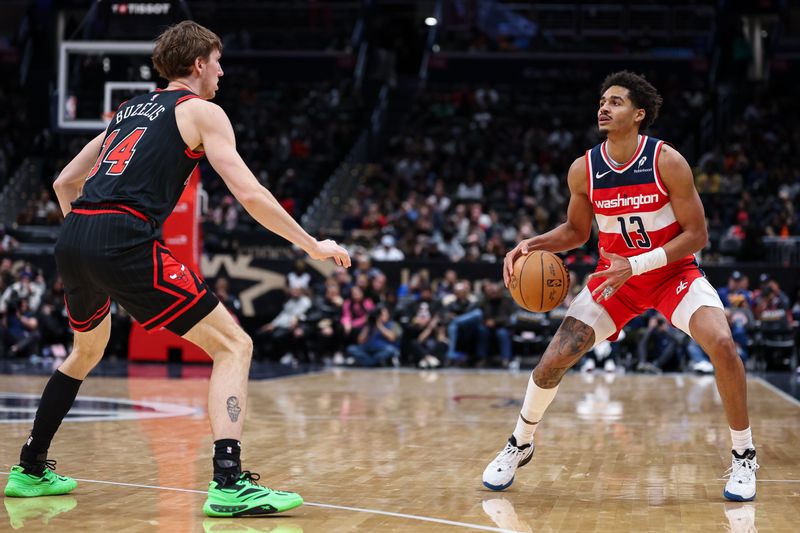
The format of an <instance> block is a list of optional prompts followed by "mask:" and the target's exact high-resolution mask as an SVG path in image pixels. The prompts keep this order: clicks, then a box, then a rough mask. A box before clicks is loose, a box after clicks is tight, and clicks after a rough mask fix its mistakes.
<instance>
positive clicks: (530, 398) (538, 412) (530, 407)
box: [514, 375, 558, 446]
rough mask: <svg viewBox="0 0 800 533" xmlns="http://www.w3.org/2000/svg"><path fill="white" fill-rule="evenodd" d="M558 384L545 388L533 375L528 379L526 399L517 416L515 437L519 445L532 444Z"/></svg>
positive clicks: (554, 395)
mask: <svg viewBox="0 0 800 533" xmlns="http://www.w3.org/2000/svg"><path fill="white" fill-rule="evenodd" d="M556 392H558V385H556V386H555V387H553V388H552V389H543V388H541V387H539V386H538V385H537V384H536V383H534V382H533V375H531V377H530V380H529V381H528V390H527V391H525V401H523V402H522V410H521V411H520V413H519V418H517V427H516V428H514V438H515V439H517V446H522V445H524V444H530V443H531V442H533V434H534V433H536V428H537V427H539V421H540V420H541V419H542V416H544V412H545V411H546V410H547V406H548V405H550V402H552V401H553V398H555V397H556Z"/></svg>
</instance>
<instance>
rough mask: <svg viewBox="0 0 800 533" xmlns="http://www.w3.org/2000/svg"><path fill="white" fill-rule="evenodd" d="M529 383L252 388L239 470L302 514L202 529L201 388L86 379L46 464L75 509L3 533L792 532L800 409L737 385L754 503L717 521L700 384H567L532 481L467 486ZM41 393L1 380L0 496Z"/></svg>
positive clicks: (8, 518) (712, 451)
mask: <svg viewBox="0 0 800 533" xmlns="http://www.w3.org/2000/svg"><path fill="white" fill-rule="evenodd" d="M527 379H528V375H527V373H525V372H523V373H519V374H510V373H501V372H458V371H452V372H439V373H421V372H414V371H393V370H385V371H383V370H378V371H366V370H365V371H361V370H346V371H331V372H323V373H318V374H310V375H301V376H293V377H287V378H282V379H275V380H264V381H251V382H250V400H249V412H248V413H247V415H246V416H247V425H246V429H245V435H244V437H243V439H242V443H243V452H242V453H243V465H244V467H245V468H246V469H250V470H253V471H256V472H259V473H260V474H261V479H262V482H263V483H264V484H265V485H268V486H272V487H274V488H285V489H288V490H294V491H297V492H299V493H300V494H302V495H303V497H304V498H305V499H306V502H307V503H306V505H304V506H302V507H300V508H298V509H296V510H294V511H291V512H289V513H286V514H282V515H276V516H274V517H270V518H258V519H241V520H229V519H226V520H220V519H208V518H205V517H204V516H203V514H202V511H201V507H202V504H203V501H204V498H205V496H204V489H205V488H206V486H207V482H208V480H209V479H210V472H211V452H212V449H211V448H212V446H211V444H212V438H211V435H210V431H209V425H208V420H207V418H206V415H205V396H206V392H207V388H208V382H207V381H206V380H205V379H146V378H136V379H128V378H90V379H88V380H87V381H86V382H85V383H84V385H83V387H82V388H81V393H80V395H79V401H78V402H77V403H76V405H75V407H74V408H73V412H72V416H70V418H69V419H68V420H67V421H65V422H64V424H63V425H62V427H61V430H60V431H59V433H58V435H57V436H56V439H55V441H54V443H53V446H52V448H51V450H50V457H51V458H53V459H57V460H58V472H59V473H62V474H65V475H70V476H73V477H76V478H78V479H80V480H82V481H80V482H79V485H78V488H77V490H76V491H75V492H74V493H73V494H71V495H69V496H60V497H49V498H39V499H14V498H5V499H4V501H3V503H4V505H3V506H0V531H6V530H10V529H9V528H11V529H13V530H16V529H23V530H29V531H41V530H44V529H46V530H48V531H59V532H72V531H75V532H91V531H120V532H128V531H158V532H163V533H167V532H170V533H172V532H194V531H206V532H208V531H214V532H231V531H246V532H262V531H263V532H272V533H279V532H283V533H299V532H305V533H313V532H344V531H369V532H412V531H413V532H416V531H425V532H428V531H431V532H445V531H469V530H484V531H522V532H534V531H535V532H555V531H580V532H590V531H597V532H605V531H608V532H612V531H614V532H616V531H697V532H700V531H702V532H705V531H728V530H730V531H734V532H738V531H741V532H752V531H755V530H758V531H760V532H762V533H764V532H769V531H780V532H783V531H785V532H794V531H797V530H798V529H797V528H798V526H797V524H798V522H799V521H800V446H799V445H800V403H798V402H796V401H792V400H791V399H790V398H788V397H785V396H781V395H779V394H778V393H776V392H775V391H774V390H772V389H771V388H770V387H769V386H768V385H767V384H765V382H763V381H762V380H759V379H751V380H750V382H749V404H750V417H751V421H752V427H753V435H754V440H755V443H756V445H757V447H758V460H759V462H760V463H761V465H762V468H761V469H760V470H759V473H758V474H759V483H758V498H757V500H756V501H755V502H753V503H747V504H734V503H726V502H725V500H724V499H723V498H722V489H723V486H724V483H725V481H724V479H722V475H723V473H724V472H725V470H726V468H727V467H728V466H730V451H729V448H730V435H729V432H728V428H727V425H726V423H725V420H724V416H723V413H722V407H721V404H720V402H719V398H718V396H717V393H716V389H715V386H714V381H713V377H712V378H709V377H694V376H688V375H668V376H652V377H651V376H639V375H636V376H602V375H600V376H594V377H586V376H582V375H578V374H570V375H568V376H567V377H566V378H565V380H564V382H563V384H562V386H561V387H560V389H559V393H558V396H557V397H556V399H555V401H554V402H553V404H552V405H551V407H550V409H549V411H548V412H547V415H546V416H545V419H544V421H543V422H542V426H541V428H540V429H539V431H538V432H537V434H536V437H537V438H536V446H537V449H536V453H535V455H534V459H533V461H532V462H531V463H530V464H529V465H528V466H526V467H525V468H523V469H521V470H520V471H519V473H518V475H517V478H516V481H515V483H514V485H513V486H512V487H511V488H510V489H508V490H507V491H505V492H502V493H494V492H491V491H488V490H486V489H485V488H484V487H483V486H482V484H481V472H482V471H483V468H484V467H485V466H486V464H487V463H488V461H490V460H491V459H492V458H493V457H494V455H495V454H496V453H497V452H498V451H499V450H500V449H501V448H502V446H503V445H504V443H505V440H506V439H507V438H508V436H509V434H510V432H511V430H512V429H513V427H514V423H515V420H516V415H517V413H518V410H519V400H520V399H521V398H522V394H523V393H524V387H525V385H526V382H527ZM45 382H46V378H44V377H26V376H0V393H1V394H0V422H2V423H0V432H1V433H2V438H0V472H3V474H0V483H2V484H4V483H5V481H4V478H5V473H7V472H8V470H9V468H10V466H11V465H13V464H14V463H15V462H16V460H17V457H18V453H19V448H20V446H21V445H22V443H23V442H24V440H25V438H26V437H27V435H28V432H29V431H30V425H31V424H30V419H31V418H32V416H33V413H34V412H35V406H36V402H37V401H38V395H39V393H40V392H41V390H42V388H43V386H44V383H45Z"/></svg>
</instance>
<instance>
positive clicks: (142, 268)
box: [55, 205, 219, 335]
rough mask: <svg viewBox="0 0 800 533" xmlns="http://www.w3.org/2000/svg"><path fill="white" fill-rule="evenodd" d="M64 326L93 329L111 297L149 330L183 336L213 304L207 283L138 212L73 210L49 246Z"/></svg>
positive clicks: (124, 209) (114, 207)
mask: <svg viewBox="0 0 800 533" xmlns="http://www.w3.org/2000/svg"><path fill="white" fill-rule="evenodd" d="M55 259H56V265H57V266H58V272H59V274H60V275H61V279H62V280H63V282H64V289H65V293H66V297H65V299H66V305H67V314H68V315H69V323H70V326H71V327H72V329H74V330H75V331H89V330H91V329H93V328H95V327H96V326H97V325H98V324H100V322H101V321H102V320H103V318H105V316H106V315H107V314H108V308H109V305H110V304H111V301H110V298H113V299H114V300H115V301H116V302H117V303H119V304H120V305H122V307H124V308H125V310H126V311H128V313H130V314H131V316H133V317H134V318H135V319H136V320H137V321H139V323H140V324H141V325H142V326H143V327H144V328H145V329H147V330H151V329H157V328H166V329H168V330H170V331H172V332H173V333H176V334H178V335H183V334H184V333H186V332H187V331H189V330H190V329H191V328H192V326H194V325H195V324H197V323H198V322H199V321H200V320H202V319H203V317H205V316H206V315H207V314H209V313H210V312H211V311H212V310H213V309H214V308H215V307H216V306H217V304H218V303H219V300H218V299H217V297H216V296H215V295H214V293H213V292H212V291H211V289H209V287H208V285H206V283H205V281H204V280H203V279H202V278H201V277H200V276H199V275H197V274H196V273H195V272H193V271H192V270H191V269H190V268H189V267H187V266H185V265H183V264H181V262H180V261H178V260H177V259H175V257H173V255H172V253H171V252H170V251H169V249H168V248H167V247H166V246H164V243H163V242H161V241H160V240H159V239H157V230H156V228H155V227H154V225H153V224H152V223H151V222H149V220H148V219H147V217H145V216H144V215H143V214H141V213H139V212H137V211H135V210H132V209H130V208H128V207H125V206H117V205H108V206H97V207H93V208H91V209H87V208H78V209H74V210H73V211H72V212H71V213H70V214H69V215H67V217H66V219H65V220H64V225H63V226H62V228H61V233H60V234H59V237H58V242H57V243H56V248H55Z"/></svg>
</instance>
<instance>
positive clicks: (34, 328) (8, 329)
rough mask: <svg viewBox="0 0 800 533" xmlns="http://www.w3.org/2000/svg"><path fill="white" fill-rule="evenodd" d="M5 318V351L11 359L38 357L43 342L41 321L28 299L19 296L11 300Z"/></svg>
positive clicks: (8, 302) (7, 303)
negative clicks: (40, 328)
mask: <svg viewBox="0 0 800 533" xmlns="http://www.w3.org/2000/svg"><path fill="white" fill-rule="evenodd" d="M3 317H4V318H3V330H4V331H3V333H4V335H5V338H4V339H3V345H4V346H3V348H4V349H3V351H4V352H5V353H6V354H7V355H8V356H9V357H28V356H38V354H39V341H40V340H41V333H40V332H39V321H38V320H37V319H36V317H35V316H34V313H33V311H32V310H31V308H30V306H29V305H28V299H27V298H24V297H22V298H20V297H17V296H15V297H13V298H11V299H9V300H8V301H7V302H6V310H5V313H4V315H3Z"/></svg>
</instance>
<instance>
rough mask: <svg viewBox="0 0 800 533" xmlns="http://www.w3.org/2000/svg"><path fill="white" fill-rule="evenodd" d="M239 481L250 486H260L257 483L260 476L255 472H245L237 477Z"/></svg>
mask: <svg viewBox="0 0 800 533" xmlns="http://www.w3.org/2000/svg"><path fill="white" fill-rule="evenodd" d="M239 479H240V480H242V481H244V482H246V483H249V484H251V485H256V486H259V487H260V486H261V485H260V484H259V483H257V481H258V480H259V479H261V475H260V474H258V473H256V472H251V471H249V470H245V471H243V472H242V473H241V475H240V476H239Z"/></svg>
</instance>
